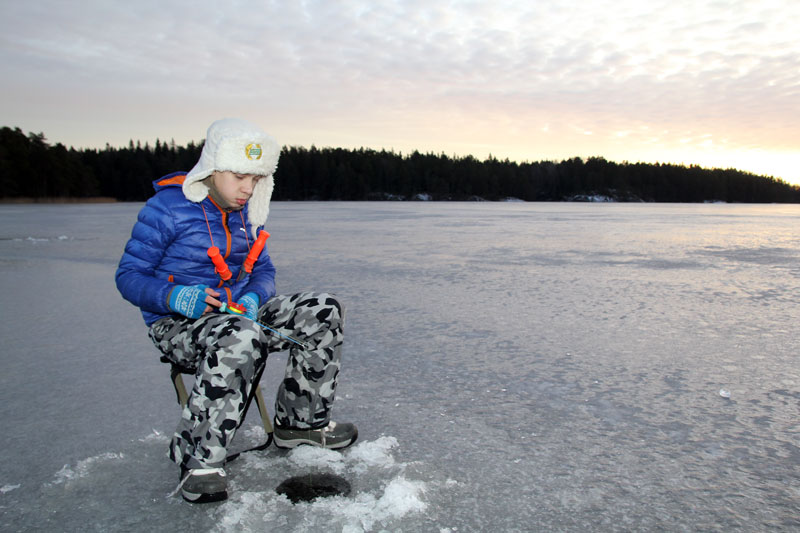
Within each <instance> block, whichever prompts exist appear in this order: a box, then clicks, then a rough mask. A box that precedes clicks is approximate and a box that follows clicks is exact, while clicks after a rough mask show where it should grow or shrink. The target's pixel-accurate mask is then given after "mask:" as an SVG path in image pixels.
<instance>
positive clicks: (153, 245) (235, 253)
mask: <svg viewBox="0 0 800 533" xmlns="http://www.w3.org/2000/svg"><path fill="white" fill-rule="evenodd" d="M183 178H184V173H181V172H176V173H173V174H168V175H166V176H164V177H163V178H161V179H159V180H156V181H154V182H153V186H154V187H155V189H156V194H155V196H153V197H152V198H150V199H149V200H148V201H147V203H146V204H145V206H144V207H143V208H142V210H141V211H140V212H139V219H138V221H137V222H136V224H135V225H134V226H133V231H132V233H131V238H130V240H129V241H128V244H127V245H126V246H125V253H124V254H123V255H122V259H121V260H120V263H119V268H118V269H117V273H116V281H117V288H118V289H119V292H120V293H121V294H122V296H123V298H125V299H126V300H128V301H129V302H131V303H132V304H134V305H135V306H137V307H139V308H140V309H141V310H142V315H143V316H144V321H145V323H146V324H147V325H148V326H149V325H150V324H152V323H153V322H155V321H156V320H158V319H160V318H163V317H165V316H167V315H171V314H174V313H173V312H172V311H171V310H170V309H169V307H168V305H167V302H168V299H169V293H170V291H171V290H172V289H173V287H175V285H198V284H203V285H208V286H209V287H211V288H213V289H215V290H217V291H218V292H220V293H221V294H222V295H221V296H220V297H219V299H220V300H222V301H227V302H235V301H237V300H238V299H239V297H241V296H242V295H244V294H245V293H248V292H254V293H256V294H258V297H259V300H260V302H261V304H264V302H266V301H267V300H268V299H269V298H271V297H273V296H274V295H275V267H274V266H273V264H272V261H271V260H270V258H269V253H268V251H267V248H266V247H264V250H263V251H262V252H261V255H260V256H259V258H258V261H256V264H255V266H254V267H253V272H252V273H251V274H250V275H249V276H246V277H244V279H242V280H241V281H237V279H238V276H239V271H240V270H241V268H242V265H243V263H244V260H245V258H246V257H247V253H248V251H249V248H250V246H252V244H253V239H252V234H253V233H252V231H251V229H252V228H251V227H250V224H249V222H247V206H245V208H244V210H243V211H239V212H232V213H226V212H224V211H223V210H221V209H220V208H219V207H218V206H217V204H216V203H214V201H213V200H211V198H210V197H206V199H205V200H203V201H202V202H200V203H195V202H190V201H189V200H187V199H186V197H185V196H184V194H183V191H182V190H181V184H182V183H183ZM204 209H205V214H206V215H207V217H208V225H206V217H205V216H204V214H203V210H204ZM209 228H210V231H211V235H212V236H213V245H214V246H217V247H218V248H219V249H220V252H221V254H222V256H223V257H224V259H225V262H226V263H227V265H228V268H229V269H230V270H231V272H232V273H233V277H232V278H231V279H230V280H229V281H228V282H225V283H223V282H222V280H221V279H220V277H219V275H218V274H217V273H216V272H215V270H214V264H213V263H212V262H211V259H210V258H209V257H208V254H207V250H208V248H209V247H210V246H212V242H211V237H210V236H209Z"/></svg>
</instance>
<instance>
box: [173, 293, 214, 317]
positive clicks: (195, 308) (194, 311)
mask: <svg viewBox="0 0 800 533" xmlns="http://www.w3.org/2000/svg"><path fill="white" fill-rule="evenodd" d="M207 288H208V287H206V286H205V285H175V287H173V289H172V290H171V291H170V293H169V304H168V305H169V308H170V309H172V310H173V311H175V312H176V313H180V314H182V315H183V316H188V317H189V318H200V317H201V316H203V311H205V310H206V306H207V305H208V304H206V296H207V295H206V292H205V290H206V289H207Z"/></svg>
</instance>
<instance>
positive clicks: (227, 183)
mask: <svg viewBox="0 0 800 533" xmlns="http://www.w3.org/2000/svg"><path fill="white" fill-rule="evenodd" d="M263 177H264V176H259V175H258V174H237V173H234V172H231V171H229V170H225V171H215V172H214V173H213V174H211V176H210V177H209V187H210V188H211V189H212V191H213V192H215V193H216V194H214V195H213V196H214V200H217V201H219V202H221V204H222V205H221V207H222V208H224V209H232V210H234V211H238V210H240V209H242V208H244V206H245V204H246V203H247V201H248V200H249V199H250V197H251V196H252V195H253V187H255V185H256V183H257V182H258V180H260V179H261V178H263Z"/></svg>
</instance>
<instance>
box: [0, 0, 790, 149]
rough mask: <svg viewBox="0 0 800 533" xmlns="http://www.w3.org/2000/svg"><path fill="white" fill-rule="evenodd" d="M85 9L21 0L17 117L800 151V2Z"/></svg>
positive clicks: (201, 4)
mask: <svg viewBox="0 0 800 533" xmlns="http://www.w3.org/2000/svg"><path fill="white" fill-rule="evenodd" d="M82 6H83V7H82V9H81V10H80V12H78V11H77V10H75V9H74V6H73V5H71V4H67V3H61V2H55V1H42V2H36V3H25V4H22V3H19V5H13V6H12V5H9V4H6V5H4V6H3V8H2V10H3V13H2V15H3V16H2V17H0V19H2V22H0V30H2V31H0V60H2V61H3V64H4V65H6V66H7V70H8V75H7V76H5V77H4V81H3V82H2V83H3V87H4V90H5V92H6V93H7V94H9V95H10V99H9V100H11V101H9V102H7V103H5V104H0V105H2V106H3V107H0V110H2V111H3V114H4V116H7V117H12V118H13V117H21V118H24V117H26V116H27V117H30V116H38V117H40V120H41V121H44V120H45V117H46V116H52V117H54V118H60V119H61V120H63V121H64V122H65V123H66V122H69V121H70V115H69V113H68V112H67V111H66V109H67V108H70V109H74V111H72V113H73V115H72V117H74V115H75V114H82V116H79V117H77V120H75V118H73V119H72V121H71V122H72V123H73V129H74V130H77V129H79V127H80V125H79V123H80V122H86V123H87V124H88V123H89V122H90V121H91V120H100V119H99V118H98V117H104V116H107V114H108V112H109V110H111V109H114V108H115V106H116V109H117V112H118V113H121V114H125V113H126V112H128V111H127V110H125V109H120V105H119V104H120V102H126V104H127V107H128V108H129V109H130V110H129V112H130V114H131V116H130V117H129V118H128V121H127V122H125V123H126V124H128V125H130V128H131V130H133V131H136V129H137V128H141V129H142V131H144V130H145V128H146V126H147V124H148V123H149V124H152V123H153V121H157V118H156V117H158V116H159V115H163V116H164V117H165V118H167V117H169V118H170V119H174V120H173V122H178V123H179V124H178V125H176V124H174V123H173V124H164V125H160V126H159V127H160V128H164V129H165V130H166V129H168V128H173V127H174V128H180V127H183V128H186V130H187V131H188V130H191V131H200V132H202V131H205V126H201V124H207V123H208V122H210V120H213V118H214V117H215V116H219V115H220V114H231V113H242V114H248V116H251V115H256V116H263V117H265V120H267V121H269V123H271V124H274V125H275V127H276V128H277V129H278V130H279V133H281V134H283V135H284V136H285V137H287V138H290V139H293V140H295V142H298V143H304V144H310V143H311V142H326V143H328V144H335V143H336V142H338V141H339V140H340V139H345V138H347V139H359V138H361V139H362V141H361V142H362V143H365V144H368V143H369V142H371V141H372V140H374V139H376V138H377V137H378V136H379V137H380V142H389V143H391V142H392V141H393V139H397V140H400V139H408V140H409V142H411V140H413V139H414V138H416V139H419V140H420V144H422V143H423V140H424V142H426V143H428V144H431V143H434V142H435V139H433V138H431V135H430V134H429V133H428V132H436V136H438V138H439V139H440V141H441V142H442V144H447V143H451V144H452V140H453V139H452V138H458V139H463V141H462V142H463V143H464V146H467V145H469V144H470V142H471V143H472V145H475V144H479V145H484V144H486V141H485V139H486V138H487V137H491V135H492V134H493V133H491V132H490V130H491V129H492V128H494V127H503V128H504V129H505V131H506V132H511V133H510V134H513V135H517V136H519V138H520V139H521V138H522V137H524V136H525V135H529V134H530V132H531V131H537V132H541V131H542V129H543V128H544V127H545V125H550V126H549V130H548V131H549V133H548V139H550V138H554V137H555V136H556V135H557V134H558V132H560V131H563V132H569V131H573V126H575V127H577V128H578V130H580V131H592V132H593V135H592V136H591V137H592V138H593V139H592V140H593V142H595V143H600V142H602V139H607V140H609V142H610V140H611V139H615V138H616V139H618V138H619V137H617V136H616V132H619V131H626V132H630V133H629V134H628V135H627V136H626V137H625V139H626V140H627V141H628V142H630V143H631V146H633V145H635V142H634V141H635V140H636V139H639V140H640V142H642V143H646V142H651V141H652V139H653V137H652V135H650V134H647V135H643V134H642V135H639V134H638V133H637V132H642V131H645V128H646V127H651V129H650V130H648V131H653V130H658V131H662V132H664V131H666V132H669V133H663V134H660V135H659V136H658V138H659V139H660V140H661V141H664V142H665V139H667V138H670V139H671V142H674V143H675V144H677V145H680V144H681V143H680V139H687V138H694V137H695V136H697V135H703V134H706V133H710V134H712V136H713V137H714V138H715V139H717V140H720V139H721V138H722V137H723V136H724V137H725V138H727V139H728V143H729V145H730V146H731V147H737V146H738V147H742V146H746V147H752V146H756V145H758V144H759V142H762V141H760V140H763V139H768V140H769V143H772V144H773V145H774V146H776V147H777V148H779V149H781V150H798V146H797V142H798V141H797V140H796V139H798V138H800V135H798V131H797V127H796V124H798V123H800V105H798V103H797V102H798V101H800V99H798V96H800V94H798V92H800V44H798V42H797V40H796V38H795V37H794V32H795V30H794V28H792V27H791V26H792V21H793V20H797V19H798V18H799V17H800V5H797V4H796V3H794V2H790V1H789V0H766V1H764V2H758V3H754V2H750V1H746V0H736V1H734V2H733V3H731V2H724V3H720V2H713V1H710V2H689V1H678V2H674V1H672V2H668V1H666V0H658V1H655V2H647V3H642V2H637V1H634V0H622V1H614V2H612V1H610V0H603V1H592V2H589V1H584V2H575V3H569V4H561V3H545V2H536V3H530V4H526V3H519V2H512V1H510V0H495V1H492V2H489V1H453V2H449V3H434V4H431V3H429V2H422V1H419V0H414V1H405V2H380V3H375V2H367V1H365V0H358V1H357V0H342V1H321V0H305V1H298V2H280V1H266V0H265V1H258V2H252V1H251V2H243V1H236V2H226V3H216V2H210V1H197V2H193V3H192V4H178V3H165V2H163V1H159V2H156V1H154V0H142V1H140V2H136V3H131V4H126V5H125V8H124V9H123V8H121V7H120V6H119V4H114V3H108V2H101V1H99V0H91V1H87V2H84V3H83V4H82ZM32 95H36V98H37V99H38V100H39V102H38V103H37V104H35V105H38V106H39V108H38V111H37V110H32V109H31V105H30V104H29V103H28V102H26V100H29V99H30V98H31V96H32ZM42 100H44V103H42ZM42 106H44V107H42ZM143 109H144V110H145V111H144V112H143V111H142V110H143ZM159 110H161V111H159ZM193 110H194V112H193ZM92 117H94V119H93V118H92ZM20 125H22V126H23V127H25V124H20ZM304 125H305V126H304ZM562 125H563V126H562ZM468 127H474V128H476V130H475V131H468V130H467V129H466V128H468ZM360 128H363V132H362V133H359V132H360V131H361V130H360ZM126 135H130V132H129V133H127V134H126ZM494 135H495V137H497V138H498V139H499V138H500V137H501V135H498V134H494ZM504 135H505V134H504ZM162 136H163V135H162ZM442 136H452V138H443V137H442ZM196 137H197V135H196V134H195V136H194V138H196ZM151 138H152V137H151ZM303 139H309V141H303ZM326 139H327V140H326ZM353 142H358V141H353ZM564 142H565V143H568V142H571V141H570V138H569V137H566V138H565V140H564Z"/></svg>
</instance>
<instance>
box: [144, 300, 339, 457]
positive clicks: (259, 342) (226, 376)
mask: <svg viewBox="0 0 800 533" xmlns="http://www.w3.org/2000/svg"><path fill="white" fill-rule="evenodd" d="M258 319H259V322H261V323H263V324H269V325H270V327H272V328H274V329H275V330H277V331H279V332H280V333H282V334H283V335H288V336H290V337H293V338H295V339H298V340H301V341H303V342H305V344H306V346H307V348H303V347H300V346H298V345H297V344H295V343H293V342H292V341H291V340H289V339H286V338H285V337H281V336H279V335H276V334H275V333H273V332H270V331H268V330H265V329H263V328H261V327H260V326H258V325H257V324H256V323H254V322H253V321H252V320H249V319H247V318H244V317H241V316H236V315H230V314H219V313H211V314H208V315H205V316H203V317H201V318H199V319H197V320H192V319H189V318H183V317H166V318H162V319H161V320H159V321H157V322H155V323H154V324H153V325H152V326H151V327H150V330H149V334H150V338H151V339H152V340H153V342H154V343H155V345H156V346H157V347H158V349H159V350H160V351H161V353H162V354H163V355H162V357H161V360H162V361H164V362H169V363H173V364H176V365H178V366H179V367H181V368H184V369H187V370H190V371H193V372H194V373H195V382H194V385H193V387H192V390H191V392H190V393H189V401H188V403H187V405H186V407H185V408H184V409H183V412H182V413H181V421H180V423H179V425H178V428H177V430H176V431H175V435H174V436H173V438H172V442H171V444H170V451H169V456H170V458H171V459H172V460H173V461H175V462H176V463H178V464H180V465H183V466H185V467H187V468H214V467H219V466H222V465H223V464H224V463H225V457H226V455H227V447H228V444H229V443H230V442H231V439H233V436H234V434H235V432H236V429H237V427H238V426H239V423H240V422H241V418H242V416H243V414H244V409H245V406H246V404H247V398H248V396H249V394H250V391H251V390H252V386H253V380H254V379H255V377H256V376H258V375H259V374H260V372H261V370H262V369H263V367H264V365H265V364H266V359H267V354H268V353H269V352H270V351H273V352H274V351H281V350H289V360H288V363H287V365H286V373H285V376H284V378H283V381H282V382H281V384H280V386H279V388H278V394H277V398H276V400H275V420H276V423H277V424H278V425H281V426H290V427H296V428H317V427H322V426H325V425H326V424H327V423H328V422H329V420H330V408H331V405H332V403H333V400H334V396H335V392H336V383H337V378H338V375H339V361H340V358H341V347H342V340H343V332H342V327H343V325H344V308H343V307H342V305H341V304H340V303H339V302H338V300H336V298H335V297H334V296H332V295H330V294H324V293H312V292H304V293H299V294H294V295H290V296H275V297H274V298H271V299H270V300H269V301H267V302H266V303H265V304H264V305H263V306H262V307H261V308H260V309H259V313H258Z"/></svg>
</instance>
